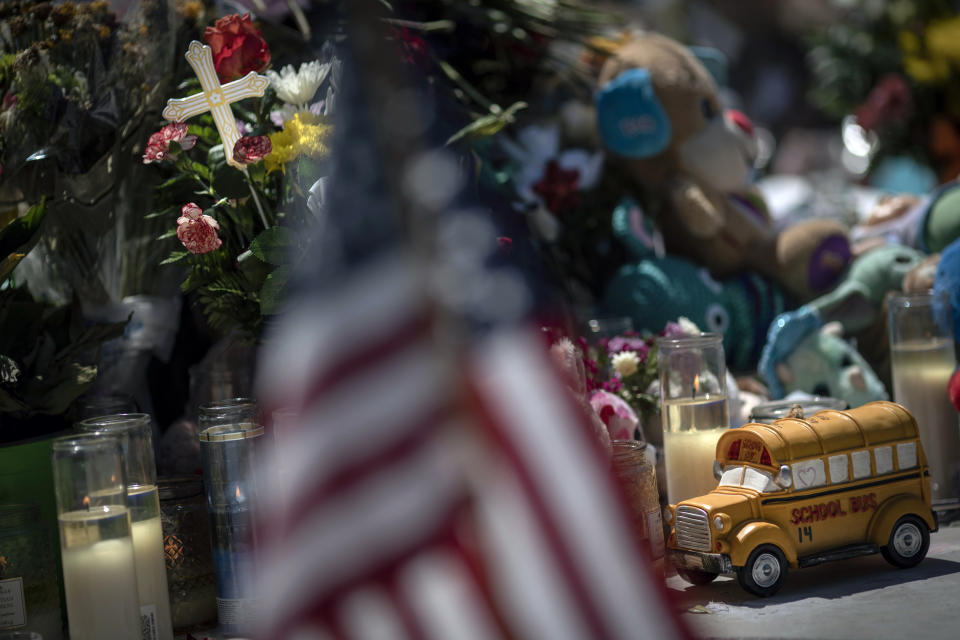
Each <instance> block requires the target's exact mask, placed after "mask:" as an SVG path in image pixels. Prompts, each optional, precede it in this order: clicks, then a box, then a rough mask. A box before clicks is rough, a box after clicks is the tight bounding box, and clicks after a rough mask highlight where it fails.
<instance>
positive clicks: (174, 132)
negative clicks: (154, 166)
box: [143, 122, 197, 164]
mask: <svg viewBox="0 0 960 640" xmlns="http://www.w3.org/2000/svg"><path fill="white" fill-rule="evenodd" d="M171 142H177V143H179V145H180V148H181V149H183V150H184V151H186V150H187V149H192V148H193V146H194V145H195V144H197V136H188V135H187V125H186V123H184V122H171V123H170V124H168V125H165V126H164V127H163V128H161V129H160V131H157V132H155V133H152V134H150V139H149V140H147V148H146V149H144V152H143V164H150V163H151V162H160V161H161V160H164V159H165V158H166V157H167V155H168V154H169V152H170V143H171Z"/></svg>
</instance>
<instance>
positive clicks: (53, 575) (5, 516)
mask: <svg viewBox="0 0 960 640" xmlns="http://www.w3.org/2000/svg"><path fill="white" fill-rule="evenodd" d="M52 535H53V532H52V531H51V530H50V529H49V528H48V527H47V526H46V525H45V522H44V521H43V520H42V519H41V517H40V507H39V505H37V504H11V505H0V636H2V635H3V633H4V632H12V631H14V630H19V631H23V632H28V631H35V632H37V633H39V634H41V635H42V636H43V637H44V638H49V639H50V640H59V638H62V637H63V620H62V616H61V610H60V587H59V582H58V580H57V560H56V556H55V555H54V554H53V546H52V542H53V539H52Z"/></svg>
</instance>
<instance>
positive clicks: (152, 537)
mask: <svg viewBox="0 0 960 640" xmlns="http://www.w3.org/2000/svg"><path fill="white" fill-rule="evenodd" d="M151 422H152V421H151V420H150V416H149V415H148V414H146V413H121V414H117V415H111V416H100V417H97V418H88V419H86V420H81V421H80V422H78V423H77V425H76V426H77V429H78V430H79V431H82V432H84V433H90V434H92V435H103V436H109V437H114V438H116V439H117V440H118V441H119V442H120V447H121V449H122V451H123V470H124V475H125V477H126V479H127V506H128V507H129V508H130V529H131V535H132V536H133V548H134V552H135V554H136V567H137V592H138V593H139V594H140V615H141V618H142V620H141V624H142V626H143V629H145V630H146V632H145V637H146V638H149V639H150V640H173V626H172V624H171V622H170V598H169V596H168V595H167V571H166V567H165V564H164V560H163V530H162V527H161V525H160V501H159V497H158V495H157V466H156V463H155V462H154V456H153V438H152V427H151Z"/></svg>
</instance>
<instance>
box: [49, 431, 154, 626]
mask: <svg viewBox="0 0 960 640" xmlns="http://www.w3.org/2000/svg"><path fill="white" fill-rule="evenodd" d="M52 448H53V480H54V488H55V492H56V498H57V519H58V521H59V526H60V556H61V560H62V563H63V587H64V592H65V594H66V599H67V619H68V621H69V628H70V640H131V638H134V639H135V638H140V637H141V634H140V598H139V596H138V595H137V574H136V569H135V568H134V567H135V564H134V558H135V556H134V550H133V538H132V537H131V535H130V512H129V508H128V507H127V484H126V479H125V477H124V473H123V454H122V452H121V449H120V442H119V441H118V440H117V439H116V438H114V437H111V436H105V435H101V434H76V435H72V436H64V437H61V438H56V439H55V440H54V441H53V444H52Z"/></svg>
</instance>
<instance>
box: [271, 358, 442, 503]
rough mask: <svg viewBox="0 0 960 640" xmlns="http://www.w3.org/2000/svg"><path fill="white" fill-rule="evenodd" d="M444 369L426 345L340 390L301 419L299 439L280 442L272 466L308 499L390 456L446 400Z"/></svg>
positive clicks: (286, 439)
mask: <svg viewBox="0 0 960 640" xmlns="http://www.w3.org/2000/svg"><path fill="white" fill-rule="evenodd" d="M441 366H442V362H441V360H440V359H439V358H438V357H437V354H436V352H435V350H434V349H432V348H431V346H430V345H429V344H427V343H425V342H424V341H422V340H421V341H417V342H415V343H413V344H411V345H409V346H408V347H406V348H405V349H403V350H402V351H399V352H397V353H396V354H394V356H393V358H391V359H390V360H386V361H382V362H379V363H378V364H377V366H376V367H374V368H371V369H369V370H367V371H364V372H362V373H360V374H359V375H356V376H353V377H352V378H350V379H348V380H346V381H345V382H344V383H342V384H340V385H337V387H336V388H335V389H332V390H331V391H330V393H328V394H324V395H322V396H321V397H319V398H318V399H317V401H316V402H315V403H314V404H313V405H311V406H309V407H308V408H307V410H306V411H305V412H304V413H303V414H302V415H301V416H300V418H299V419H300V429H299V430H298V431H297V434H296V436H295V437H292V438H280V439H279V440H280V441H279V442H278V443H277V448H276V454H275V455H276V458H275V460H276V462H275V463H274V465H271V466H273V468H277V469H283V470H284V475H285V477H286V478H288V480H287V481H286V482H287V483H292V485H293V486H294V487H298V488H299V489H298V491H297V493H298V494H302V489H303V488H304V487H315V486H317V485H318V484H320V483H322V482H324V481H325V480H326V479H328V478H330V477H331V476H332V475H333V474H335V473H336V472H338V471H339V470H341V469H344V468H346V467H349V466H351V465H353V464H355V463H357V462H359V461H363V460H364V459H367V458H368V457H370V456H371V455H376V454H379V453H382V452H384V451H388V450H389V449H390V448H391V447H392V446H393V445H394V444H395V443H396V442H397V441H399V440H400V439H402V438H403V437H404V436H406V435H407V434H408V433H409V429H415V428H417V427H418V426H422V425H420V424H418V423H419V422H421V421H422V420H423V419H425V418H428V417H429V416H431V415H432V414H434V413H436V412H437V410H438V409H439V408H440V402H441V401H445V400H446V398H445V397H444V396H442V395H441V394H440V393H439V391H438V385H439V381H440V380H442V373H443V372H442V369H441ZM280 490H281V491H283V490H284V489H283V488H281V489H280Z"/></svg>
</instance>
